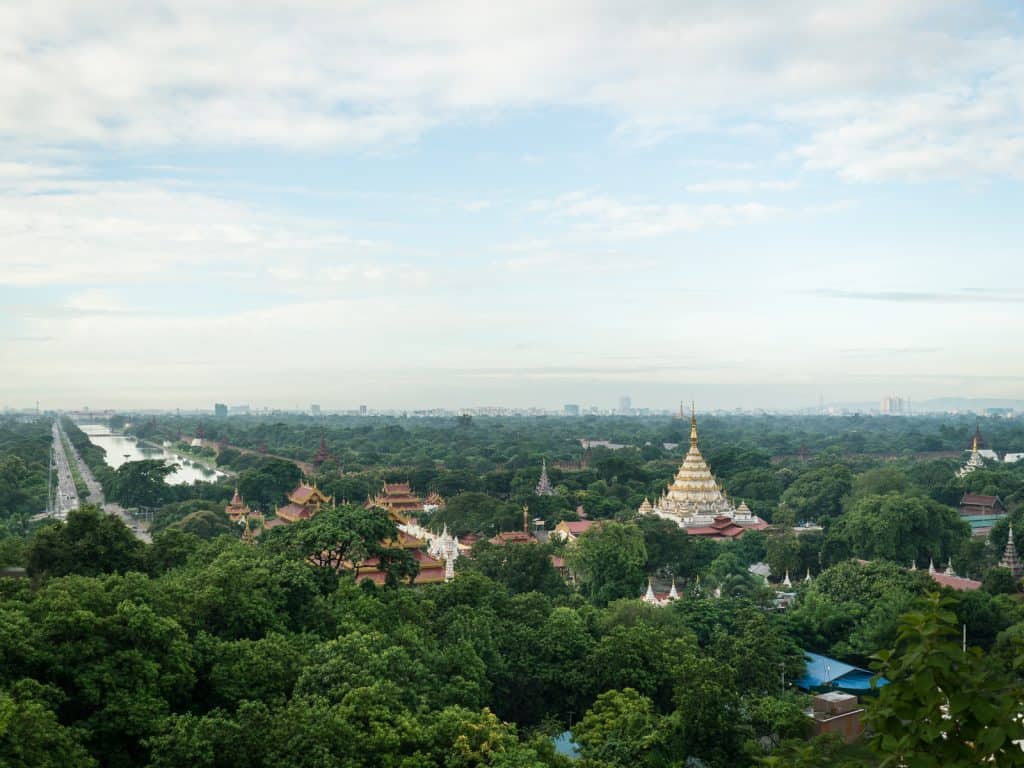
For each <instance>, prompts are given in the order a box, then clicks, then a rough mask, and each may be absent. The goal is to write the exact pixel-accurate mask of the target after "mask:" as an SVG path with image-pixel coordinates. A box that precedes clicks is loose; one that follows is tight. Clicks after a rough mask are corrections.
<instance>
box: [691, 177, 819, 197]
mask: <svg viewBox="0 0 1024 768" xmlns="http://www.w3.org/2000/svg"><path fill="white" fill-rule="evenodd" d="M798 186H799V183H798V182H796V181H791V180H783V179H774V180H773V179H768V180H762V181H757V180H755V179H716V180H712V181H702V182H698V183H696V184H690V185H689V186H687V187H686V191H687V192H699V193H704V192H742V193H744V194H749V193H751V192H788V191H790V190H792V189H796V188H797V187H798Z"/></svg>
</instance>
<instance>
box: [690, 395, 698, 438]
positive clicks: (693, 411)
mask: <svg viewBox="0 0 1024 768" xmlns="http://www.w3.org/2000/svg"><path fill="white" fill-rule="evenodd" d="M690 447H691V448H696V447H697V407H696V406H695V405H694V403H693V401H692V400H691V401H690Z"/></svg>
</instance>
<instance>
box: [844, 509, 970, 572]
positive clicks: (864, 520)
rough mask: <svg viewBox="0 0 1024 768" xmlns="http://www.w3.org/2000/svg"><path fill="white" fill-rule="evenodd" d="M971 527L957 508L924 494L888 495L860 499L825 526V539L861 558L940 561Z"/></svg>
mask: <svg viewBox="0 0 1024 768" xmlns="http://www.w3.org/2000/svg"><path fill="white" fill-rule="evenodd" d="M969 538H970V528H969V527H968V525H967V523H965V522H964V521H963V520H962V519H961V518H960V516H959V515H958V514H957V512H956V510H954V509H951V508H950V507H947V506H944V505H942V504H939V503H938V502H937V501H932V500H931V499H929V498H926V497H923V496H904V495H901V494H898V493H887V494H885V495H883V496H878V495H872V496H864V497H862V498H860V499H858V500H857V501H856V502H854V503H853V505H852V506H851V507H850V510H849V511H848V512H847V513H846V514H845V515H844V516H843V517H842V518H840V519H839V520H837V521H836V522H835V523H834V524H833V525H832V527H831V528H830V529H829V533H828V539H827V540H829V541H833V542H840V543H841V544H842V545H843V546H845V547H846V548H847V549H848V551H849V552H850V554H852V555H854V556H856V557H861V558H865V559H872V558H885V559H887V560H893V561H895V562H897V563H900V564H901V565H902V564H909V563H911V562H914V561H917V562H919V563H920V562H921V561H922V560H924V561H925V562H926V561H927V559H928V558H932V559H934V561H935V562H937V563H941V562H943V561H945V560H946V559H947V558H948V557H950V556H952V555H954V554H957V553H958V552H959V550H960V548H961V547H962V546H963V544H964V543H965V542H966V541H967V540H968V539H969Z"/></svg>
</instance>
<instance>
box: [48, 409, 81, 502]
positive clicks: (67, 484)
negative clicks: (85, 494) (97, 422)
mask: <svg viewBox="0 0 1024 768" xmlns="http://www.w3.org/2000/svg"><path fill="white" fill-rule="evenodd" d="M61 434H62V432H61V431H60V428H59V427H58V426H57V422H56V421H55V422H54V423H53V454H54V463H55V464H56V466H57V492H56V493H57V495H56V498H55V499H54V502H53V512H54V516H56V517H58V518H61V519H63V518H64V517H65V516H66V515H67V513H68V512H70V511H71V510H72V509H78V503H79V502H78V490H77V489H76V488H75V478H74V476H73V475H72V474H71V467H70V465H69V464H68V455H67V453H66V452H65V450H64V441H63V440H61Z"/></svg>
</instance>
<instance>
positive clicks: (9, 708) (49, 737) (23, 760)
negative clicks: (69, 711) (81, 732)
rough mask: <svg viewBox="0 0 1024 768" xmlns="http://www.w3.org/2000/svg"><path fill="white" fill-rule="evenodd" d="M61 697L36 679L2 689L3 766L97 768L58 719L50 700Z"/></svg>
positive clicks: (0, 760) (0, 741)
mask: <svg viewBox="0 0 1024 768" xmlns="http://www.w3.org/2000/svg"><path fill="white" fill-rule="evenodd" d="M55 694H56V695H58V696H59V692H58V691H56V690H55V689H53V688H45V687H44V686H41V685H39V684H38V683H37V682H35V681H34V680H23V681H21V682H19V683H17V684H16V685H15V686H14V687H13V688H12V689H11V690H10V691H2V690H0V765H3V766H11V768H22V767H24V768H94V766H96V765H97V763H96V761H95V760H93V758H92V757H91V756H90V755H89V753H88V751H86V749H85V748H84V747H83V746H82V745H81V744H80V743H79V741H78V738H77V734H76V733H75V732H74V731H73V730H72V729H70V728H66V727H64V726H63V725H62V724H61V723H60V722H58V720H57V716H56V714H55V712H54V709H53V706H52V704H51V703H50V701H49V700H52V699H53V698H54V697H55Z"/></svg>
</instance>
